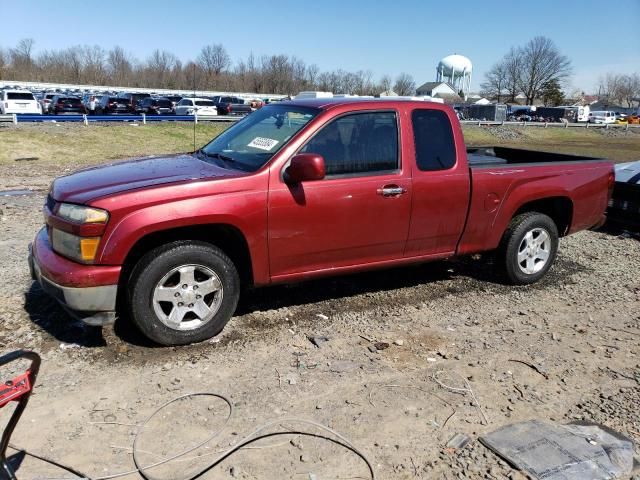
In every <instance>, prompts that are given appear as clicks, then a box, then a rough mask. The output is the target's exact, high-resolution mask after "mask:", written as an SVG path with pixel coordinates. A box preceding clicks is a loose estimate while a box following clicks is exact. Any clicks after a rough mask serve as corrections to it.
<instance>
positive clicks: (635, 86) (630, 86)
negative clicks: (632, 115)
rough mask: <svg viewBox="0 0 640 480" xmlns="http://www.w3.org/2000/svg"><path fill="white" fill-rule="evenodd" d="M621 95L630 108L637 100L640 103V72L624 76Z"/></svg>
mask: <svg viewBox="0 0 640 480" xmlns="http://www.w3.org/2000/svg"><path fill="white" fill-rule="evenodd" d="M620 97H621V100H623V101H624V102H626V104H627V107H628V108H632V107H633V106H634V105H635V102H638V103H639V104H640V75H639V74H638V73H632V74H630V75H625V76H624V79H623V82H622V88H621V91H620Z"/></svg>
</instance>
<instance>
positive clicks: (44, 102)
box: [40, 92, 59, 115]
mask: <svg viewBox="0 0 640 480" xmlns="http://www.w3.org/2000/svg"><path fill="white" fill-rule="evenodd" d="M56 95H59V93H58V92H46V93H44V94H43V96H42V99H41V100H40V105H41V106H42V113H43V114H45V115H46V114H48V113H49V105H51V99H52V98H53V97H55V96H56Z"/></svg>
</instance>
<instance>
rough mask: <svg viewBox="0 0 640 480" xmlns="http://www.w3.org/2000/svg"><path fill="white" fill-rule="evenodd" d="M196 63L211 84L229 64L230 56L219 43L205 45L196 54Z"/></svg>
mask: <svg viewBox="0 0 640 480" xmlns="http://www.w3.org/2000/svg"><path fill="white" fill-rule="evenodd" d="M197 61H198V65H200V67H201V68H202V70H203V71H204V73H205V75H206V77H207V82H208V83H209V84H211V85H212V86H213V85H214V84H215V82H216V79H217V78H218V77H219V76H220V74H221V73H222V72H223V71H225V70H227V69H228V68H229V67H230V66H231V57H229V54H228V53H227V50H226V49H225V48H224V46H222V45H221V44H213V45H205V46H204V47H202V50H200V55H198V60H197Z"/></svg>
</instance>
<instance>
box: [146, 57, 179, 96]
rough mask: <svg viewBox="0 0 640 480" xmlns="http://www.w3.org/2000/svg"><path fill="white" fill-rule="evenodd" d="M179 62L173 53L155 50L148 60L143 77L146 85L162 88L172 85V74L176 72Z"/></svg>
mask: <svg viewBox="0 0 640 480" xmlns="http://www.w3.org/2000/svg"><path fill="white" fill-rule="evenodd" d="M177 62H178V58H177V57H176V56H175V55H174V54H173V53H171V52H167V51H166V50H158V49H156V50H154V51H153V52H152V53H151V55H150V56H149V58H148V59H147V65H146V68H145V75H144V76H143V79H144V81H145V83H147V85H157V86H159V87H162V88H165V86H168V85H170V84H172V78H171V77H172V75H171V73H172V72H175V66H176V63H177Z"/></svg>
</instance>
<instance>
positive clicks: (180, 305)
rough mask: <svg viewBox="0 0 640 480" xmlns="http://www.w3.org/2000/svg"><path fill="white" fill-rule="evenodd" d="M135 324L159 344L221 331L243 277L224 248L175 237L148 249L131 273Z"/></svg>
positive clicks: (194, 339)
mask: <svg viewBox="0 0 640 480" xmlns="http://www.w3.org/2000/svg"><path fill="white" fill-rule="evenodd" d="M130 285H131V288H130V297H129V305H130V311H131V317H132V320H133V322H134V324H135V325H136V326H137V327H138V328H139V329H140V330H141V331H142V333H143V334H144V335H146V336H147V337H148V338H150V339H151V340H153V341H155V342H157V343H159V344H161V345H185V344H189V343H195V342H201V341H203V340H206V339H208V338H211V337H213V336H214V335H217V334H218V333H220V332H221V331H222V329H223V328H224V326H225V325H226V323H227V322H228V321H229V319H230V318H231V316H232V315H233V313H234V311H235V309H236V305H237V304H238V298H239V296H240V278H239V276H238V271H237V269H236V267H235V265H234V264H233V262H232V261H231V260H230V259H229V257H227V255H225V254H224V252H223V251H222V250H220V249H218V248H217V247H214V246H213V245H210V244H207V243H202V242H187V241H183V242H175V243H171V244H169V245H165V246H162V247H158V248H156V249H154V250H152V251H150V252H149V253H147V254H146V255H145V256H144V257H142V259H140V261H139V262H138V264H137V265H136V266H135V268H134V270H133V272H132V274H131V284H130Z"/></svg>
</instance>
